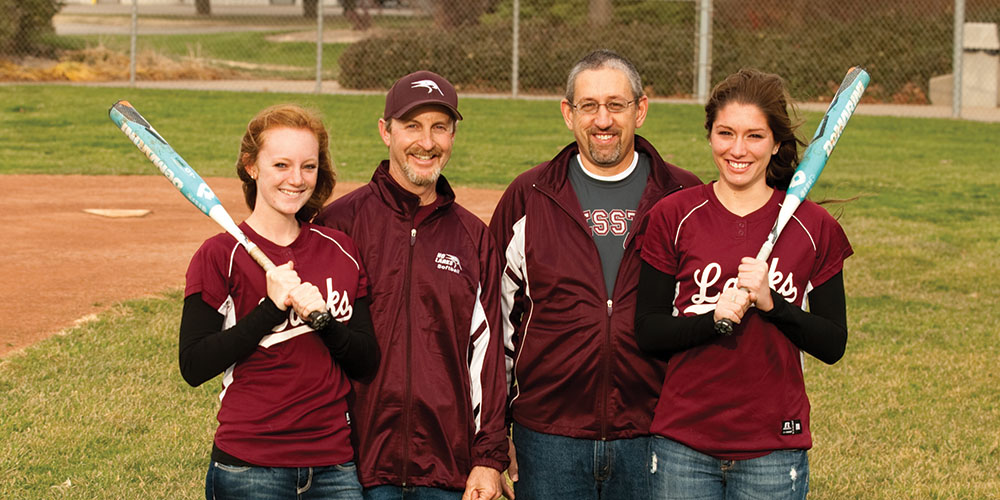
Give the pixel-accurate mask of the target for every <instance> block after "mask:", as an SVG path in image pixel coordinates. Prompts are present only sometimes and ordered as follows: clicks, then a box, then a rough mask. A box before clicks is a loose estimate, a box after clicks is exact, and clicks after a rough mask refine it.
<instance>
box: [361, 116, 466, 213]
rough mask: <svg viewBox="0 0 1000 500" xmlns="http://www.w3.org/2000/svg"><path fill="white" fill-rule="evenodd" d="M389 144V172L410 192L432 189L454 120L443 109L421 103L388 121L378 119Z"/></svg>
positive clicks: (448, 150)
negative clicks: (401, 115) (421, 104)
mask: <svg viewBox="0 0 1000 500" xmlns="http://www.w3.org/2000/svg"><path fill="white" fill-rule="evenodd" d="M379 133H380V134H381V136H382V142H384V143H385V145H386V146H388V147H389V174H390V175H392V177H393V179H395V180H396V182H398V183H399V185H400V186H403V188H405V189H406V190H407V191H410V192H411V193H414V194H417V195H422V194H423V193H426V192H427V191H428V190H430V191H431V192H433V190H434V187H435V184H436V183H437V179H438V176H440V175H441V171H442V170H443V169H444V167H445V165H447V164H448V159H449V158H451V148H452V144H453V143H454V140H455V120H454V118H453V117H452V116H451V114H450V113H448V112H446V110H445V108H442V107H440V106H433V105H432V106H421V107H418V108H416V109H414V110H413V111H410V112H409V113H407V114H406V115H405V116H403V117H402V118H400V119H396V118H392V122H391V123H389V122H387V121H386V120H385V119H381V120H379Z"/></svg>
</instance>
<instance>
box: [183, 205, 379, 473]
mask: <svg viewBox="0 0 1000 500" xmlns="http://www.w3.org/2000/svg"><path fill="white" fill-rule="evenodd" d="M240 229H242V230H243V232H244V233H246V235H247V237H248V238H250V240H251V241H253V242H254V243H256V244H257V245H258V246H259V247H260V248H261V249H262V250H263V251H264V253H265V254H267V256H268V257H269V258H270V259H271V260H272V261H273V262H274V263H275V264H277V265H281V264H284V263H286V262H288V261H293V262H294V269H295V271H296V272H298V274H299V277H300V278H301V279H302V281H303V282H309V283H312V284H314V285H316V286H317V287H318V288H319V290H320V293H321V294H322V295H323V296H324V297H325V298H326V302H327V306H328V307H329V309H330V312H331V314H333V317H334V319H336V320H337V321H341V322H347V321H348V320H349V319H350V318H351V315H352V312H353V303H354V300H355V299H357V298H359V297H363V296H365V295H366V290H367V281H366V276H365V272H364V270H363V267H362V266H361V260H360V259H359V258H358V253H357V249H356V248H355V246H354V242H353V241H351V239H350V238H349V237H348V236H347V235H345V234H344V233H342V232H340V231H337V230H335V229H329V228H325V227H320V226H316V225H313V224H306V223H304V224H302V231H301V232H300V233H299V236H298V238H296V239H295V241H293V242H292V244H290V245H288V246H279V245H276V244H274V243H272V242H270V241H268V240H266V239H264V238H263V237H261V236H259V235H258V234H257V233H255V232H254V231H253V229H251V228H250V226H248V225H247V224H246V223H243V224H240ZM198 292H201V296H202V299H204V301H205V302H206V303H207V304H208V305H210V306H212V307H215V308H216V309H217V310H218V311H219V312H220V313H221V314H222V315H223V316H225V323H224V325H223V328H229V327H231V326H232V325H233V324H234V323H236V320H237V319H238V318H242V317H243V316H244V315H246V314H247V313H248V312H250V311H251V310H252V309H253V308H255V307H257V304H259V303H260V302H261V301H263V300H264V298H265V297H266V296H267V284H266V280H265V276H264V271H263V270H262V269H261V268H260V266H259V265H257V263H256V262H254V261H253V259H252V258H251V257H250V255H249V254H248V253H247V252H246V250H244V249H243V248H242V247H240V246H239V245H238V244H237V243H236V240H235V239H234V238H233V237H232V236H230V235H229V234H226V233H222V234H218V235H216V236H214V237H212V238H210V239H208V240H207V241H205V243H203V244H202V246H201V248H200V249H198V251H197V252H196V253H195V255H194V257H193V258H192V259H191V264H190V266H189V267H188V271H187V287H186V289H185V292H184V293H185V296H188V295H191V294H194V293H198ZM350 390H351V385H350V382H349V381H348V379H347V377H346V375H344V373H343V371H342V370H341V369H340V367H339V366H337V364H336V363H335V362H334V361H333V358H332V357H331V355H330V351H329V350H328V349H327V347H326V345H325V344H324V343H323V341H322V339H321V338H320V337H319V335H318V334H317V333H316V332H315V331H314V330H313V329H312V328H310V327H309V325H307V324H306V323H305V322H304V321H303V320H302V319H301V318H299V317H298V315H296V314H295V312H294V311H293V310H292V308H288V319H287V320H286V321H284V322H282V323H281V324H279V325H277V326H276V327H274V329H273V332H272V333H271V334H269V335H266V336H264V338H262V339H261V341H260V343H259V344H258V346H257V350H256V351H255V352H254V353H253V354H251V355H250V356H249V357H247V358H246V359H243V360H241V361H239V362H237V363H236V364H234V365H233V366H230V367H229V368H228V369H227V370H226V371H225V373H224V374H223V379H222V393H221V394H220V395H219V399H220V400H221V401H222V404H221V406H220V408H219V414H218V420H219V428H218V430H217V431H216V433H215V445H216V446H218V447H219V449H221V450H222V451H224V452H226V453H228V454H230V455H232V456H234V457H237V458H239V459H241V460H244V461H247V462H250V463H253V464H257V465H261V466H269V467H310V466H312V467H318V466H327V465H336V464H342V463H344V462H348V461H350V460H352V458H353V456H354V452H353V450H352V448H351V443H350V432H351V429H350V417H349V416H348V408H347V400H346V398H347V395H348V393H349V391H350Z"/></svg>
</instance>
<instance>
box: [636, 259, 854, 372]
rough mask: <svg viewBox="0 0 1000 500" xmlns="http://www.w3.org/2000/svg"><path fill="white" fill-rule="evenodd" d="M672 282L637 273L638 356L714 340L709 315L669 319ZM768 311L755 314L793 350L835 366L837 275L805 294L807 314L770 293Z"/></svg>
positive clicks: (840, 339) (839, 329) (841, 318)
mask: <svg viewBox="0 0 1000 500" xmlns="http://www.w3.org/2000/svg"><path fill="white" fill-rule="evenodd" d="M676 283H677V280H676V278H675V277H674V276H671V275H669V274H666V273H663V272H661V271H660V270H658V269H656V268H655V267H653V266H651V265H649V264H648V263H646V262H643V263H642V269H641V271H640V272H639V289H638V299H637V306H636V315H635V335H636V341H637V343H638V344H639V348H640V349H642V351H643V352H645V353H646V354H649V355H651V356H655V357H657V358H660V359H668V358H670V356H671V355H673V354H674V353H677V352H680V351H684V350H686V349H690V348H692V347H695V346H698V345H701V344H704V343H707V342H709V341H711V340H712V339H714V338H715V337H717V336H719V334H718V333H716V331H715V321H714V320H713V314H714V313H713V312H711V311H710V312H706V313H704V314H699V315H697V316H686V317H675V316H674V315H673V307H674V306H673V304H674V298H675V293H676V286H675V285H676ZM771 298H772V300H773V302H774V308H773V309H771V310H770V311H768V312H763V311H758V312H759V313H760V315H761V317H763V318H764V319H765V320H767V321H770V322H771V323H773V324H774V325H775V326H777V327H778V329H779V330H780V331H781V333H783V334H784V335H785V337H787V338H788V339H789V340H790V341H791V342H792V343H793V344H795V346H796V347H798V348H799V349H801V350H803V351H805V352H807V353H809V354H810V355H812V356H814V357H816V358H817V359H819V360H820V361H823V362H824V363H827V364H833V363H836V362H837V361H838V360H839V359H840V358H841V357H842V356H843V355H844V350H845V348H846V347H847V305H846V303H845V299H844V276H843V272H839V273H837V274H836V275H835V276H833V277H832V278H830V279H829V280H827V281H826V282H824V283H823V284H821V285H820V286H818V287H816V288H814V289H813V290H812V291H811V292H809V309H810V311H809V312H806V311H804V310H803V309H801V308H798V307H795V306H793V305H792V304H789V303H788V301H786V300H785V299H784V297H782V296H781V294H779V293H778V292H776V291H774V290H771Z"/></svg>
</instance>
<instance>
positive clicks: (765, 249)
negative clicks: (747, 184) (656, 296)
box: [715, 66, 871, 335]
mask: <svg viewBox="0 0 1000 500" xmlns="http://www.w3.org/2000/svg"><path fill="white" fill-rule="evenodd" d="M870 80H871V77H870V76H869V75H868V72H866V71H865V70H863V69H861V68H859V67H857V66H855V67H853V68H851V69H850V70H849V71H848V72H847V76H845V77H844V81H843V82H841V84H840V88H839V89H837V93H836V94H834V96H833V101H831V102H830V107H829V108H827V110H826V114H825V115H823V120H822V121H820V122H819V127H818V128H817V129H816V134H815V135H814V136H813V138H812V141H811V142H810V143H809V147H808V148H806V152H805V153H804V154H803V155H802V161H801V162H799V166H798V167H797V168H796V169H795V174H794V175H792V181H791V182H790V183H789V184H788V191H786V194H785V201H784V202H782V204H781V210H780V211H779V212H778V219H777V220H775V221H774V226H773V227H772V228H771V232H770V233H769V234H768V235H767V240H765V241H764V244H763V245H762V246H761V247H760V251H759V252H757V259H758V260H767V258H768V257H769V256H770V255H771V250H773V249H774V244H775V243H777V241H778V236H779V235H780V234H781V230H782V229H784V228H785V224H788V221H790V220H791V219H792V214H793V213H795V209H797V208H799V204H801V203H802V200H805V199H806V195H808V194H809V190H810V189H812V187H813V184H815V183H816V179H818V178H819V174H821V173H822V172H823V167H825V166H826V162H827V160H829V159H830V154H831V153H833V147H834V146H836V145H837V141H838V140H839V139H840V135H841V134H842V133H843V132H844V127H846V126H847V121H848V120H850V119H851V115H853V114H854V110H855V109H857V107H858V101H859V100H860V99H861V95H862V94H864V92H865V89H866V88H867V87H868V82H869V81H870ZM715 331H716V332H718V333H719V334H721V335H730V334H732V333H733V323H732V322H731V321H729V320H728V319H721V320H719V321H717V322H716V323H715Z"/></svg>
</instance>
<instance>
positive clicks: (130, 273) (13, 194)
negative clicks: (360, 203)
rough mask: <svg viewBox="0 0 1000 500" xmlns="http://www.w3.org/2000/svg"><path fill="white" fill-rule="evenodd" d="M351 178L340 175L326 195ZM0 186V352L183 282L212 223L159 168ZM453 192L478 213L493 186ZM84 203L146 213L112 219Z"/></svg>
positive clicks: (229, 189) (231, 193) (21, 178)
mask: <svg viewBox="0 0 1000 500" xmlns="http://www.w3.org/2000/svg"><path fill="white" fill-rule="evenodd" d="M206 180H207V182H208V183H209V185H211V186H212V189H213V190H214V191H215V193H216V194H217V195H218V196H219V199H220V200H222V203H223V205H225V206H226V207H227V208H228V209H229V210H230V213H231V214H232V215H233V218H234V219H236V220H242V219H243V218H245V217H246V216H247V215H248V214H249V211H248V210H247V209H246V206H245V205H244V203H243V195H242V192H241V191H240V185H239V181H238V180H236V179H229V178H210V179H206ZM358 186H359V184H357V183H346V182H345V183H340V184H338V185H337V188H336V190H335V192H334V197H337V196H341V195H343V194H345V193H348V192H350V191H351V190H353V189H355V188H357V187H358ZM0 192H3V193H4V196H3V197H0V228H3V236H2V238H0V255H3V256H4V258H3V272H2V273H0V325H2V329H3V330H2V336H0V356H5V355H7V354H9V353H11V352H13V351H17V350H20V349H23V348H25V347H27V346H29V345H31V344H33V343H35V342H37V341H38V340H41V339H43V338H46V337H49V336H51V335H54V334H57V333H58V332H60V331H62V330H64V329H66V328H68V327H71V326H73V325H74V324H75V322H77V321H79V320H81V319H83V318H86V317H88V316H90V315H93V314H97V313H99V312H101V311H103V310H105V309H107V308H108V307H109V306H110V305H111V304H114V303H115V302H118V301H121V300H126V299H131V298H137V297H143V296H153V295H156V294H158V293H159V292H163V291H165V290H168V289H171V288H179V287H182V286H183V285H184V271H185V270H186V269H187V264H188V260H189V259H190V258H191V255H192V254H193V253H194V251H195V250H197V249H198V246H199V245H201V242H202V241H204V240H205V239H206V238H208V237H209V236H211V235H213V234H215V233H218V232H219V231H220V229H219V228H218V226H217V225H216V224H215V223H214V222H213V221H212V220H211V219H209V218H208V217H206V216H204V215H202V214H201V212H199V211H198V210H197V209H196V208H194V207H193V206H192V205H191V204H190V203H188V202H187V200H185V199H184V198H183V197H182V196H181V195H180V194H179V193H178V192H177V190H175V189H174V188H173V187H171V186H170V185H169V184H168V183H167V181H165V180H164V179H163V178H161V177H158V176H128V177H112V176H48V175H0ZM455 192H456V194H457V196H458V202H459V203H461V204H462V205H464V206H465V207H466V208H468V209H469V210H471V211H473V212H475V213H476V214H477V215H479V216H480V217H482V218H483V220H488V219H489V216H490V214H492V212H493V207H494V206H495V205H496V202H497V200H499V198H500V194H501V193H500V191H496V190H485V189H470V188H460V187H456V188H455ZM85 209H129V210H136V209H145V210H150V213H149V214H148V215H146V216H143V217H124V218H114V217H105V216H101V215H95V214H91V213H87V212H84V210H85Z"/></svg>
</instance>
